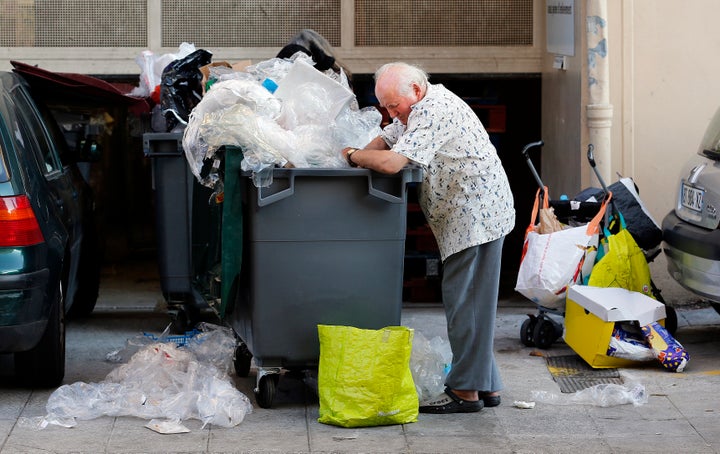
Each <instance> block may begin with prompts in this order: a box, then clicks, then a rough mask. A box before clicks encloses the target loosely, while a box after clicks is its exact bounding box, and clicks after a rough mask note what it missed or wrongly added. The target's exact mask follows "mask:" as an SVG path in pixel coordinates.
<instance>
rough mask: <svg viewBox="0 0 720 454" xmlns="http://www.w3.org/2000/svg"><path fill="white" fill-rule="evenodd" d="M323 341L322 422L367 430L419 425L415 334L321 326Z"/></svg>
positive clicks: (405, 330)
mask: <svg viewBox="0 0 720 454" xmlns="http://www.w3.org/2000/svg"><path fill="white" fill-rule="evenodd" d="M318 336H319V338H320V364H319V369H318V394H319V397H320V417H319V418H318V422H321V423H325V424H332V425H336V426H342V427H363V426H382V425H390V424H405V423H410V422H415V421H417V417H418V405H419V404H418V396H417V391H416V390H415V383H414V382H413V378H412V372H411V370H410V354H411V352H412V339H413V330H412V329H410V328H407V327H404V326H388V327H385V328H382V329H378V330H371V329H360V328H355V327H351V326H337V325H318Z"/></svg>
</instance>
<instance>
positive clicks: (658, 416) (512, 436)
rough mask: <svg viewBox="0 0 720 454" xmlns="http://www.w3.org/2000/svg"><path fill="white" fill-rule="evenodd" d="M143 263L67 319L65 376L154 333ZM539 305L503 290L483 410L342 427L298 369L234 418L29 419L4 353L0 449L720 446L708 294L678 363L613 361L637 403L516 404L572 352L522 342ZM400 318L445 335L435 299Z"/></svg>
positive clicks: (549, 381)
mask: <svg viewBox="0 0 720 454" xmlns="http://www.w3.org/2000/svg"><path fill="white" fill-rule="evenodd" d="M144 266H147V264H144V265H142V266H138V267H135V268H132V270H129V271H128V270H127V269H117V270H115V271H114V270H113V269H112V268H109V269H108V270H106V272H104V274H103V285H102V289H101V298H100V300H99V303H98V307H97V310H96V312H95V313H94V315H93V316H92V317H91V318H89V319H87V320H84V321H78V322H73V323H72V324H70V325H69V326H68V333H67V335H68V360H67V373H66V377H65V383H74V382H76V381H82V382H99V381H101V380H102V379H103V378H104V377H105V376H106V375H107V374H108V373H109V372H110V371H111V370H112V369H114V368H115V367H117V364H114V363H111V362H108V361H106V359H105V357H106V355H107V354H108V353H109V352H111V351H113V350H116V349H118V348H121V347H123V345H125V342H126V340H127V339H128V338H130V337H133V336H135V335H137V334H138V333H140V332H143V331H147V332H155V333H160V332H161V331H162V330H163V329H164V328H165V327H166V326H167V324H168V323H169V317H168V315H167V312H166V311H165V310H164V309H163V307H162V296H161V295H160V292H159V283H158V282H157V279H156V278H154V277H153V276H156V272H155V270H154V269H153V268H152V266H153V265H150V268H143V267H144ZM534 312H535V308H534V306H533V305H532V304H530V303H529V302H528V301H526V300H524V299H522V298H521V297H518V298H509V299H504V300H503V301H502V302H501V305H500V309H499V314H498V318H497V331H496V351H497V359H498V362H499V366H500V369H501V371H502V374H503V378H504V380H505V385H506V389H505V390H504V391H503V393H502V397H503V404H502V405H501V406H500V407H497V408H487V409H483V410H482V411H481V412H480V413H475V414H461V415H425V414H421V415H420V417H419V420H418V422H416V423H412V424H406V425H398V426H386V427H371V428H360V429H344V428H339V427H334V426H328V425H324V424H320V423H318V422H317V418H318V403H317V397H316V396H315V394H314V393H313V392H312V391H311V390H310V389H309V388H308V387H307V386H306V385H305V384H303V383H302V382H301V381H299V380H296V379H292V378H285V377H283V378H282V379H281V380H280V383H279V389H278V392H277V395H276V398H275V401H274V404H273V408H270V409H262V408H259V407H258V406H257V405H254V409H253V411H252V413H251V414H248V415H247V416H246V418H245V420H244V421H243V422H242V423H240V424H239V425H237V426H235V427H232V428H223V427H211V426H210V425H208V426H206V427H205V428H202V429H201V426H202V424H201V422H200V421H196V420H188V421H185V422H184V425H185V426H186V427H188V428H189V429H190V430H191V432H190V433H185V434H173V435H161V434H158V433H156V432H153V431H151V430H149V429H147V428H145V427H144V426H145V424H146V422H147V421H146V420H143V419H139V418H134V417H125V416H123V417H109V416H106V417H100V418H96V419H92V420H87V421H78V423H77V426H76V427H74V428H72V429H67V428H63V427H59V426H52V425H51V426H48V427H46V428H45V429H42V430H34V429H32V428H31V427H28V426H27V425H24V424H19V423H18V421H19V420H22V418H33V417H39V416H44V415H45V414H46V410H45V405H46V403H47V400H48V397H49V395H50V394H51V393H52V391H53V390H33V389H27V388H23V387H21V386H18V385H17V384H15V383H14V382H13V381H12V379H11V377H10V375H9V371H10V370H11V369H12V363H11V361H9V359H8V358H6V357H5V358H0V370H1V371H5V372H4V373H1V374H0V436H1V438H0V452H2V453H3V454H5V453H48V452H51V453H81V452H82V453H85V452H86V453H103V452H107V453H121V452H132V453H161V452H162V453H165V452H173V453H176V452H177V453H179V452H188V453H220V452H249V453H260V452H262V453H267V452H278V453H285V452H302V453H305V452H313V453H316V452H333V453H343V452H347V453H359V452H364V453H381V452H383V453H385V452H387V453H456V452H499V453H531V452H533V453H534V452H553V453H555V452H568V453H570V452H573V453H575V452H579V451H584V452H592V453H596V452H597V453H626V452H627V453H631V452H632V453H634V452H651V453H661V452H663V453H664V452H673V453H674V452H694V453H704V452H708V453H713V452H720V399H718V398H717V393H718V392H720V361H718V359H719V357H720V315H718V314H717V313H716V312H715V311H714V310H713V309H712V308H709V307H708V306H707V305H705V304H690V305H684V306H683V307H679V308H678V315H679V328H678V332H677V335H676V338H677V339H678V340H679V341H680V342H681V343H682V344H683V345H684V346H685V348H686V349H687V350H688V351H689V352H690V354H691V360H690V362H689V364H688V367H687V368H686V370H685V371H684V372H683V373H671V372H667V371H665V370H664V369H662V368H661V367H660V366H659V365H657V366H656V365H655V364H647V365H644V366H641V367H634V368H623V369H620V372H621V376H622V377H623V379H624V380H625V381H626V382H637V383H640V384H642V385H644V386H645V388H646V390H647V392H648V394H649V398H648V402H647V403H646V404H644V405H641V406H633V405H621V406H613V407H599V406H595V405H579V404H571V405H552V404H548V403H543V402H536V406H535V408H533V409H520V408H516V407H514V406H513V402H514V401H532V400H533V392H534V391H545V392H547V393H551V394H557V395H560V394H561V393H560V390H559V387H558V384H557V383H556V382H555V381H554V379H553V376H552V374H551V373H550V371H549V370H548V367H547V362H546V358H545V356H546V355H569V354H573V352H572V350H571V349H569V348H568V347H567V346H566V345H565V344H564V343H562V341H559V342H557V343H556V344H555V345H553V346H552V347H551V348H550V349H548V350H538V349H535V348H530V347H526V346H524V345H522V344H521V343H520V340H519V331H520V325H521V323H522V322H523V321H524V320H525V318H526V315H525V314H527V313H534ZM403 324H404V325H407V326H410V327H412V328H415V329H416V330H418V331H420V332H421V333H422V334H423V335H424V336H425V337H426V338H428V339H431V338H432V337H434V336H436V335H439V336H445V335H446V332H445V324H444V316H443V312H442V309H441V308H440V307H439V306H438V305H425V306H423V305H417V304H415V305H410V304H408V305H406V307H405V308H404V309H403ZM233 380H234V382H235V384H236V386H237V388H238V389H239V390H240V391H241V392H243V393H244V394H245V395H247V396H248V397H249V398H250V399H251V400H252V401H253V402H254V395H253V392H252V388H253V387H254V384H255V379H254V374H253V373H251V377H249V378H238V377H233Z"/></svg>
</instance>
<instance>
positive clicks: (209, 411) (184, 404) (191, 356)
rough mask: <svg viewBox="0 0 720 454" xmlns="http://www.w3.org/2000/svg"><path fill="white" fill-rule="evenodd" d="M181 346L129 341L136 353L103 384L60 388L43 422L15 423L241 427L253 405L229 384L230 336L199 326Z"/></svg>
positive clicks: (170, 429) (171, 429)
mask: <svg viewBox="0 0 720 454" xmlns="http://www.w3.org/2000/svg"><path fill="white" fill-rule="evenodd" d="M141 339H146V340H147V343H146V345H142V343H143V341H142V340H141ZM184 340H185V341H186V342H185V343H184V345H178V343H176V342H175V341H173V340H170V341H167V340H166V341H163V336H162V335H161V336H160V338H159V339H157V340H155V339H152V336H146V335H143V336H142V337H138V338H136V339H134V340H133V342H131V343H130V342H129V345H128V346H129V347H131V348H132V347H138V350H137V351H136V352H135V353H134V354H132V356H131V357H130V359H129V361H128V362H127V363H124V364H121V365H120V366H118V367H117V368H115V369H113V370H112V371H111V372H110V373H109V374H108V375H107V376H106V377H105V379H104V380H103V381H101V382H99V383H84V382H76V383H73V384H69V385H63V386H60V387H59V388H58V389H56V390H55V391H54V392H53V393H52V394H51V395H50V397H49V398H48V402H47V405H46V410H47V415H46V416H44V417H38V418H23V420H22V421H21V422H20V423H21V424H23V425H26V426H29V427H32V428H35V429H42V428H44V427H46V426H47V425H49V424H53V425H60V426H63V427H74V426H75V425H76V420H78V419H79V420H90V419H94V418H98V417H101V416H135V417H138V418H143V419H148V420H151V421H150V422H149V423H148V425H147V427H148V428H150V429H151V430H155V431H157V432H160V433H182V432H187V431H188V430H187V428H185V427H184V426H183V425H182V421H184V420H187V419H198V420H200V421H202V423H203V427H205V425H207V424H214V425H218V426H221V427H234V426H236V425H238V424H240V423H241V422H242V421H243V419H244V418H245V416H246V415H247V414H250V413H251V412H252V404H251V402H250V400H249V399H248V398H247V397H246V396H245V395H244V394H242V393H241V392H240V391H238V390H237V388H236V387H235V386H234V384H233V383H232V382H231V380H230V376H229V370H230V367H231V364H232V356H233V352H234V347H235V339H234V336H233V333H232V331H231V330H229V329H227V328H224V327H220V326H217V325H212V324H208V323H201V324H199V325H198V332H197V333H196V334H194V335H192V336H191V337H189V338H187V339H184ZM126 351H129V350H128V349H127V348H126Z"/></svg>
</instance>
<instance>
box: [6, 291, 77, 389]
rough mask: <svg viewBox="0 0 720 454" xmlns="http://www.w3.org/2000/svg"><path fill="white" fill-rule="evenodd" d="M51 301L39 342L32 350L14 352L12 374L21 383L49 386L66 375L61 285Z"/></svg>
mask: <svg viewBox="0 0 720 454" xmlns="http://www.w3.org/2000/svg"><path fill="white" fill-rule="evenodd" d="M52 303H53V304H52V307H51V308H50V317H49V319H48V324H47V327H46V328H45V333H44V334H43V336H42V338H41V339H40V342H39V343H38V344H37V345H36V346H35V347H34V348H33V349H32V350H28V351H26V352H18V353H15V374H16V376H17V378H18V379H19V380H20V383H22V384H23V385H27V386H32V387H42V388H52V387H56V386H58V385H60V383H61V382H62V380H63V378H64V377H65V310H64V309H63V298H62V286H61V285H58V289H57V291H56V292H55V296H54V297H53V299H52Z"/></svg>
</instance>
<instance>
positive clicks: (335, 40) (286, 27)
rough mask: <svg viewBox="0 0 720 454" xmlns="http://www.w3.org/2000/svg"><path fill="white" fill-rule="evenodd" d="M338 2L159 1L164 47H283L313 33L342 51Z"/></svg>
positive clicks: (327, 0)
mask: <svg viewBox="0 0 720 454" xmlns="http://www.w3.org/2000/svg"><path fill="white" fill-rule="evenodd" d="M340 2H341V0H314V1H312V2H309V1H289V0H260V1H253V2H238V1H236V0H215V1H213V2H202V3H201V2H189V1H186V0H162V30H163V31H162V45H163V46H164V47H177V46H178V44H180V43H182V42H189V43H193V44H195V46H196V47H198V48H206V49H212V48H214V47H283V46H284V45H285V44H286V43H287V42H288V41H289V39H290V38H292V37H293V36H294V35H295V34H297V33H298V32H299V31H300V30H302V29H305V28H311V29H313V30H315V31H316V32H318V33H320V34H321V35H322V36H323V37H324V38H325V39H327V40H328V42H329V43H330V45H331V46H333V47H337V46H340Z"/></svg>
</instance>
